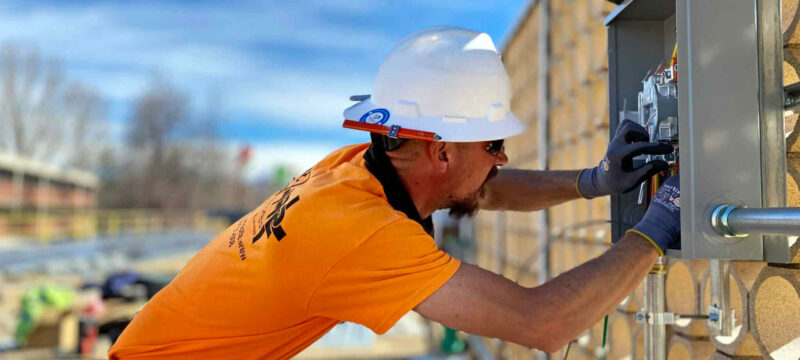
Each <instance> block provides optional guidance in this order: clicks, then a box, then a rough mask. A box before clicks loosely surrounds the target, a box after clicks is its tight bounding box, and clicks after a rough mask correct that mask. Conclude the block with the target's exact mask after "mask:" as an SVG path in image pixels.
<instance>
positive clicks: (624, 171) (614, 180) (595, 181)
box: [480, 120, 673, 211]
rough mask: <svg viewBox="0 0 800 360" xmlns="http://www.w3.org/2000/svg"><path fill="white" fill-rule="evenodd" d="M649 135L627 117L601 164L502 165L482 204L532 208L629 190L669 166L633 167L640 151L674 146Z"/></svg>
mask: <svg viewBox="0 0 800 360" xmlns="http://www.w3.org/2000/svg"><path fill="white" fill-rule="evenodd" d="M649 141H650V136H649V135H648V134H647V131H646V130H645V129H644V128H643V127H642V126H641V125H639V124H637V123H635V122H633V121H631V120H625V121H623V122H622V123H620V125H619V126H618V127H617V132H616V134H614V138H613V139H611V142H610V143H609V144H608V149H607V150H606V155H605V156H604V157H603V160H602V161H600V164H599V165H598V166H595V167H593V168H588V169H585V170H584V171H582V172H581V171H578V170H566V171H536V170H519V169H508V170H501V171H500V172H499V173H498V175H497V176H496V177H495V178H494V179H492V180H490V181H489V182H488V183H487V184H486V192H485V194H484V197H483V199H482V200H481V203H480V208H482V209H487V210H512V211H533V210H541V209H544V208H546V207H549V206H553V205H556V204H559V203H562V202H565V201H569V200H572V199H577V198H579V197H584V198H588V199H591V198H594V197H598V196H605V195H609V194H615V193H617V194H618V193H624V192H626V191H629V190H631V189H633V188H635V187H636V186H637V185H639V183H641V182H642V181H644V180H645V179H647V178H649V177H650V176H653V175H654V174H656V173H658V172H661V171H664V170H666V169H667V168H668V165H667V163H666V162H664V161H662V160H654V161H651V162H649V163H647V164H644V165H642V166H640V167H638V168H634V167H633V158H635V157H637V156H639V155H642V154H650V155H659V154H669V153H671V152H672V151H673V148H672V145H668V144H658V143H650V142H649ZM579 174H580V176H579Z"/></svg>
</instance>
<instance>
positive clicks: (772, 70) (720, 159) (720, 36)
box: [606, 0, 790, 262]
mask: <svg viewBox="0 0 800 360" xmlns="http://www.w3.org/2000/svg"><path fill="white" fill-rule="evenodd" d="M606 25H607V26H608V47H609V49H608V51H609V109H610V126H609V127H610V129H609V130H610V136H613V134H614V132H615V131H616V127H617V126H618V124H619V123H620V122H621V121H622V120H624V119H630V120H634V121H636V122H638V123H640V124H641V125H642V126H644V127H645V128H646V129H647V130H648V133H649V134H650V140H651V142H662V143H669V144H672V145H673V146H674V147H675V150H676V151H675V153H674V154H672V155H668V156H659V157H658V158H660V159H661V160H665V161H667V162H668V163H669V164H670V169H669V171H666V172H664V173H662V174H659V175H656V176H654V177H653V178H652V179H649V180H648V181H647V182H645V183H643V184H642V186H641V187H638V188H636V189H634V190H632V191H630V192H628V193H625V194H621V195H614V196H612V198H611V207H612V208H611V214H612V219H611V220H612V236H613V238H614V240H616V239H618V238H619V237H621V236H622V235H623V234H624V232H625V230H627V229H629V228H631V227H632V226H633V225H635V224H636V223H637V222H638V221H639V220H640V219H641V217H642V216H643V215H644V212H645V210H646V208H647V206H648V204H649V200H650V198H651V197H652V195H653V194H654V192H655V191H656V189H657V188H658V186H659V185H660V182H661V181H663V180H664V178H666V177H668V176H670V175H673V174H675V173H680V175H681V200H680V201H681V249H680V250H669V251H668V253H667V254H668V255H669V256H673V257H682V258H690V259H692V258H705V259H737V260H757V261H770V262H788V261H790V253H789V246H790V239H789V238H787V236H785V235H762V234H752V235H749V234H738V233H734V232H729V233H726V232H724V231H722V232H721V231H720V230H719V228H720V227H721V226H717V225H719V224H715V223H713V222H712V218H714V217H715V216H716V218H715V219H722V220H723V221H727V216H728V214H729V213H730V212H731V210H732V209H740V208H775V207H782V206H785V203H786V185H785V174H786V171H785V168H786V165H785V162H786V160H785V145H784V136H783V84H782V82H783V79H782V56H783V53H782V40H781V30H780V2H779V1H778V0H745V1H727V0H678V1H675V0H672V1H670V0H627V1H625V2H623V3H622V4H621V5H620V6H618V7H617V8H616V9H615V10H614V11H613V12H612V13H611V14H610V15H609V16H608V18H607V19H606ZM654 159H656V157H646V156H640V157H639V158H636V159H634V165H635V166H638V165H642V164H644V163H645V162H648V161H652V160H654ZM724 206H728V207H724ZM725 225H727V223H726V224H725ZM715 226H716V227H715Z"/></svg>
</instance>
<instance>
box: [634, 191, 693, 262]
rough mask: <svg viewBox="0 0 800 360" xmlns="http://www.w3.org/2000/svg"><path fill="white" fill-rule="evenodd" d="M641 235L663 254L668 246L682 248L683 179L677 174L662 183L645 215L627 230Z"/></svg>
mask: <svg viewBox="0 0 800 360" xmlns="http://www.w3.org/2000/svg"><path fill="white" fill-rule="evenodd" d="M628 232H633V233H637V234H639V235H641V236H642V237H644V238H645V239H647V240H650V242H651V243H652V244H653V245H654V246H655V247H656V249H657V251H658V254H659V255H661V256H663V255H664V251H666V250H667V249H668V248H675V249H680V239H681V180H680V177H679V175H675V176H673V177H671V178H669V179H667V180H666V181H664V184H663V185H661V188H660V189H658V191H657V192H656V195H655V196H654V197H653V201H651V202H650V207H648V208H647V212H646V213H645V214H644V217H643V218H642V220H641V221H639V223H638V224H636V226H634V227H633V229H630V230H628V231H626V233H628Z"/></svg>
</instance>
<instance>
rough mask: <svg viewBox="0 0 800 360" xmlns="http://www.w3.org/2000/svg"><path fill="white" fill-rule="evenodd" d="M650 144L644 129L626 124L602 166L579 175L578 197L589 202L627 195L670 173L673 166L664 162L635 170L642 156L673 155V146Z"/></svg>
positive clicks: (652, 163) (617, 134) (620, 126)
mask: <svg viewBox="0 0 800 360" xmlns="http://www.w3.org/2000/svg"><path fill="white" fill-rule="evenodd" d="M649 140H650V136H649V135H648V134H647V131H646V130H645V129H644V128H643V127H642V126H641V125H639V124H637V123H635V122H633V121H631V120H625V121H623V122H622V123H621V124H620V125H619V127H618V128H617V132H616V134H614V138H613V139H612V140H611V143H609V144H608V150H606V156H605V157H604V158H603V161H601V162H600V165H599V166H596V167H593V168H590V169H585V170H583V171H581V173H580V175H578V181H577V184H576V188H577V190H578V193H579V194H580V195H581V196H583V197H585V198H587V199H591V198H594V197H598V196H603V195H609V194H618V193H624V192H627V191H630V190H631V189H633V188H635V187H636V185H639V183H641V182H642V181H644V180H645V179H647V178H648V177H650V176H653V175H655V174H656V173H659V172H661V171H664V170H667V169H668V168H669V165H667V163H666V162H664V161H661V160H654V161H651V162H649V163H647V164H644V165H642V166H640V167H638V168H636V169H634V168H633V158H635V157H637V156H639V155H642V154H647V155H664V154H669V153H672V151H673V148H672V145H669V144H656V143H651V142H649Z"/></svg>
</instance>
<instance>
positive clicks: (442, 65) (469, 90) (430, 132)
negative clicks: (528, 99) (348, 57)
mask: <svg viewBox="0 0 800 360" xmlns="http://www.w3.org/2000/svg"><path fill="white" fill-rule="evenodd" d="M354 99H356V100H361V101H360V102H359V103H357V104H355V105H353V106H351V107H349V108H347V109H346V110H345V111H344V118H345V123H344V127H347V128H353V129H359V130H367V131H370V132H375V133H383V134H384V135H389V136H393V137H401V138H416V139H423V140H441V141H452V142H472V141H485V140H498V139H504V138H507V137H509V136H512V135H517V134H519V133H521V132H523V131H524V130H525V125H524V124H523V123H522V122H520V121H519V119H517V117H516V116H514V114H513V113H511V110H510V102H511V86H510V85H509V80H508V74H507V73H506V70H505V68H504V67H503V62H502V61H501V60H500V53H499V52H498V51H497V49H496V48H495V46H494V43H493V42H492V39H491V38H490V37H489V35H487V34H485V33H479V32H475V31H472V30H467V29H462V28H457V27H452V26H439V27H433V28H428V29H423V30H420V31H417V32H415V33H413V34H411V35H408V36H406V37H404V38H403V39H402V40H400V42H399V43H398V44H397V45H396V46H395V47H394V49H392V51H391V52H390V53H389V56H387V57H386V59H385V60H384V61H383V63H382V64H381V66H380V69H378V75H377V76H376V79H375V84H374V85H373V88H372V95H371V97H369V96H362V97H354Z"/></svg>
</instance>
